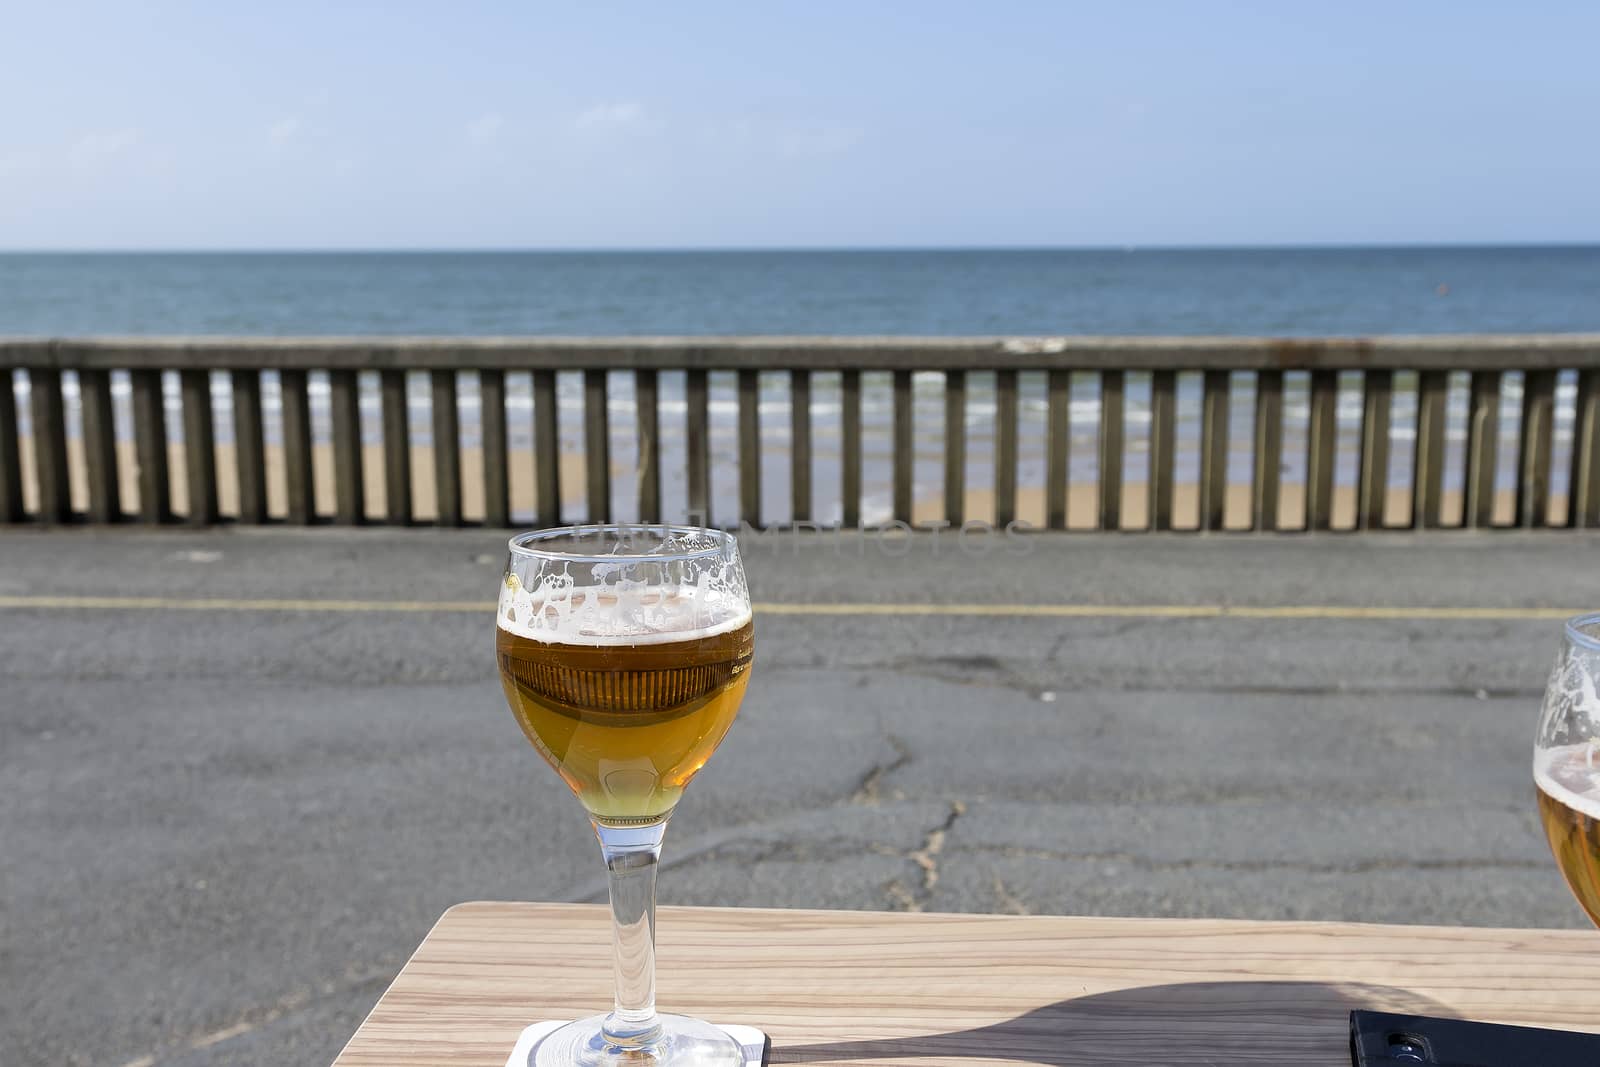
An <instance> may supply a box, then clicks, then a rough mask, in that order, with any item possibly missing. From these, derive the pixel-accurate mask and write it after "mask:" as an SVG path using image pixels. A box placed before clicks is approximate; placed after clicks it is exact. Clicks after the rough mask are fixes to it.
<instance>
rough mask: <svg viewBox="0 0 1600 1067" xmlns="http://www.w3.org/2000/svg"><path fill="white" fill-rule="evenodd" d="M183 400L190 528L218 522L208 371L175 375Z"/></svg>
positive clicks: (214, 450)
mask: <svg viewBox="0 0 1600 1067" xmlns="http://www.w3.org/2000/svg"><path fill="white" fill-rule="evenodd" d="M178 390H179V393H180V395H181V396H182V398H183V460H184V471H185V473H186V474H187V475H188V479H187V480H188V482H189V514H188V521H189V523H190V524H191V525H207V524H210V523H213V522H216V521H217V442H216V428H215V426H214V425H213V420H212V414H211V372H210V371H208V370H183V371H179V372H178Z"/></svg>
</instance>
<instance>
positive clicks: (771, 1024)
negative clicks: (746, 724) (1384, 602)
mask: <svg viewBox="0 0 1600 1067" xmlns="http://www.w3.org/2000/svg"><path fill="white" fill-rule="evenodd" d="M606 923H607V920H606V914H605V911H604V910H603V909H602V908H601V907H598V906H595V905H574V904H510V903H505V904H502V903H478V904H463V905H460V906H458V907H455V908H452V909H451V910H450V911H448V912H446V913H445V915H444V917H443V918H441V919H440V920H439V922H438V924H437V925H436V926H435V927H434V929H433V931H432V932H431V933H430V934H429V935H428V937H427V939H426V940H425V941H424V942H423V943H422V946H421V947H420V948H418V950H417V952H416V955H414V956H413V957H412V959H411V962H410V963H408V964H407V965H406V967H405V969H404V970H403V971H402V972H401V974H400V976H399V977H398V978H396V979H395V982H394V984H393V985H392V986H391V987H390V989H389V991H388V992H387V993H385V994H384V996H383V999H382V1000H381V1001H379V1003H378V1005H377V1007H376V1008H374V1009H373V1011H372V1014H371V1016H370V1017H369V1018H368V1019H367V1021H366V1022H365V1023H364V1024H363V1025H362V1027H361V1029H360V1031H359V1032H358V1033H357V1034H356V1035H355V1037H354V1038H352V1039H351V1041H350V1043H349V1045H348V1046H347V1047H346V1048H345V1050H344V1052H343V1053H342V1054H341V1055H340V1057H339V1059H338V1060H337V1061H336V1062H337V1067H371V1065H378V1064H382V1065H385V1067H421V1065H424V1064H426V1065H431V1067H443V1065H451V1067H469V1065H471V1067H501V1065H502V1064H504V1062H505V1057H506V1055H507V1054H508V1053H509V1052H510V1050H511V1046H512V1045H513V1044H514V1043H515V1041H516V1037H517V1034H518V1033H519V1032H520V1031H521V1029H522V1028H523V1027H524V1026H526V1025H527V1024H528V1023H530V1022H535V1021H537V1020H540V1019H551V1018H573V1017H577V1016H581V1015H586V1014H592V1013H594V1012H596V1011H598V1010H601V1009H603V1008H605V1007H608V1006H609V1004H610V996H611V994H610V985H609V983H610V980H611V972H610V963H609V955H608V953H607V951H606V949H607V939H608V931H607V927H606ZM660 943H661V947H660V968H659V974H660V995H659V998H658V999H659V1002H660V1004H661V1006H662V1007H663V1009H665V1010H670V1011H680V1012H685V1013H689V1014H694V1015H699V1016H702V1017H707V1018H712V1019H716V1020H718V1021H721V1022H733V1023H748V1024H750V1025H754V1026H760V1027H762V1028H763V1029H765V1030H766V1031H767V1032H768V1033H769V1034H771V1036H772V1043H773V1055H772V1062H773V1063H796V1064H798V1063H830V1064H832V1063H861V1064H911V1063H916V1062H921V1061H924V1060H927V1059H930V1058H938V1059H941V1060H964V1061H966V1062H971V1063H1039V1064H1050V1065H1054V1067H1091V1065H1094V1067H1101V1065H1113V1064H1129V1065H1132V1064H1141V1065H1174V1067H1178V1065H1189V1064H1195V1065H1198V1064H1213V1063H1227V1064H1230V1065H1232V1064H1252V1063H1255V1064H1274V1065H1283V1064H1295V1065H1297V1067H1346V1065H1348V1063H1349V1062H1350V1061H1349V1053H1348V1050H1347V1047H1346V1038H1347V1032H1348V1031H1347V1029H1346V1028H1347V1023H1346V1018H1347V1014H1348V1012H1349V1011H1350V1010H1351V1009H1353V1008H1373V1009H1377V1010H1390V1011H1404V1012H1415V1013H1423V1014H1433V1015H1444V1016H1459V1017H1464V1018H1473V1019H1482V1020H1487V1021H1493V1022H1505V1023H1517V1024H1523V1025H1531V1026H1553V1027H1563V1028H1569V1029H1581V1030H1594V1031H1600V1001H1597V1000H1596V999H1595V997H1594V995H1593V992H1594V990H1595V989H1596V988H1597V987H1600V935H1596V934H1595V933H1593V932H1591V931H1556V930H1496V929H1469V928H1457V927H1404V926H1374V925H1361V924H1349V923H1306V922H1296V923H1263V922H1240V921H1223V920H1198V919H1090V918H1064V917H1042V916H1026V917H1019V916H1004V915H886V914H870V913H862V912H823V911H773V910H764V909H734V908H662V909H661V916H660Z"/></svg>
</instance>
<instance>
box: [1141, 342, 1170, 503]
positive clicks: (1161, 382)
mask: <svg viewBox="0 0 1600 1067" xmlns="http://www.w3.org/2000/svg"><path fill="white" fill-rule="evenodd" d="M1177 379H1178V375H1177V372H1176V371H1170V370H1158V371H1152V372H1151V374H1150V483H1149V485H1147V486H1146V487H1145V488H1146V491H1147V494H1148V497H1149V506H1148V512H1149V520H1148V521H1149V524H1150V528H1151V529H1152V530H1170V529H1172V464H1173V454H1174V448H1175V445H1176V442H1175V441H1174V437H1175V436H1176V431H1177V425H1178V388H1177Z"/></svg>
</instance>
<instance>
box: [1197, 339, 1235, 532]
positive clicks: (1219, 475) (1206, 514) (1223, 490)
mask: <svg viewBox="0 0 1600 1067" xmlns="http://www.w3.org/2000/svg"><path fill="white" fill-rule="evenodd" d="M1228 399H1229V382H1228V372H1227V371H1225V370H1208V371H1206V373H1205V384H1204V388H1203V392H1202V396H1201V400H1200V528H1201V529H1202V530H1220V529H1222V526H1223V519H1224V518H1225V516H1226V515H1227V508H1228Z"/></svg>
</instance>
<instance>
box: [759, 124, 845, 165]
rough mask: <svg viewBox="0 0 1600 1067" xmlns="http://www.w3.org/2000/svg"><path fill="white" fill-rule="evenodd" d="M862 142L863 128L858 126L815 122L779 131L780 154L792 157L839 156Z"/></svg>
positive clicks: (778, 147) (778, 144)
mask: <svg viewBox="0 0 1600 1067" xmlns="http://www.w3.org/2000/svg"><path fill="white" fill-rule="evenodd" d="M860 143H861V130H860V129H859V128H858V127H855V126H844V125H839V124H836V123H814V124H812V125H808V126H800V127H797V128H795V129H791V130H784V131H782V132H781V133H779V134H778V138H777V149H778V154H779V155H781V156H788V157H790V158H806V157H817V156H837V155H842V154H843V153H845V152H848V151H850V149H852V148H854V147H855V146H856V145H858V144H860Z"/></svg>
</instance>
